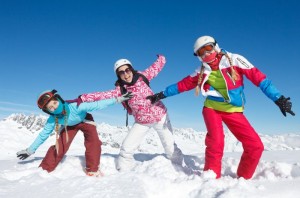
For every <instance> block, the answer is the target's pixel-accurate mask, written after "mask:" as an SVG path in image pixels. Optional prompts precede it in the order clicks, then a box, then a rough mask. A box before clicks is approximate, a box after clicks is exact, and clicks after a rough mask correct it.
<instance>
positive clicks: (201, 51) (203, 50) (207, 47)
mask: <svg viewBox="0 0 300 198" xmlns="http://www.w3.org/2000/svg"><path fill="white" fill-rule="evenodd" d="M213 49H214V45H213V44H207V45H205V46H203V47H201V48H200V49H198V51H197V55H198V56H203V55H204V54H205V53H206V52H211V51H212V50H213Z"/></svg>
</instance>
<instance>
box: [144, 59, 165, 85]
mask: <svg viewBox="0 0 300 198" xmlns="http://www.w3.org/2000/svg"><path fill="white" fill-rule="evenodd" d="M165 64H166V58H165V57H164V56H163V55H158V58H157V59H156V61H155V62H154V63H153V64H152V65H151V66H150V67H148V68H147V69H146V70H145V71H143V72H141V73H142V74H143V75H144V76H146V78H148V80H149V81H150V80H152V79H153V78H154V77H156V76H157V75H158V73H159V72H160V71H161V70H162V69H163V67H164V65H165Z"/></svg>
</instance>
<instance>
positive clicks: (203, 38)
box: [194, 36, 217, 54]
mask: <svg viewBox="0 0 300 198" xmlns="http://www.w3.org/2000/svg"><path fill="white" fill-rule="evenodd" d="M208 43H213V44H214V45H216V44H217V41H216V40H215V39H214V38H213V37H211V36H201V37H199V38H198V39H197V40H196V42H195V44H194V53H195V54H196V52H197V51H198V49H200V48H201V47H203V46H204V45H207V44H208Z"/></svg>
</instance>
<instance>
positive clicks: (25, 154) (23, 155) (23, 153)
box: [17, 148, 33, 160]
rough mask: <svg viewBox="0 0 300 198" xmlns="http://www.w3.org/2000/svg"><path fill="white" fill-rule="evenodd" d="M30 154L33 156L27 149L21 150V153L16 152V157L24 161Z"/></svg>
mask: <svg viewBox="0 0 300 198" xmlns="http://www.w3.org/2000/svg"><path fill="white" fill-rule="evenodd" d="M32 154H33V152H30V151H29V149H28V148H27V149H24V150H21V151H19V152H17V157H18V158H19V159H20V160H24V159H26V158H27V157H29V156H30V155H32Z"/></svg>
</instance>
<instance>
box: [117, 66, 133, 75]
mask: <svg viewBox="0 0 300 198" xmlns="http://www.w3.org/2000/svg"><path fill="white" fill-rule="evenodd" d="M130 72H132V70H131V68H130V67H127V68H126V69H125V70H121V71H118V72H117V73H118V75H119V76H124V75H125V73H126V74H129V73H130Z"/></svg>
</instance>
